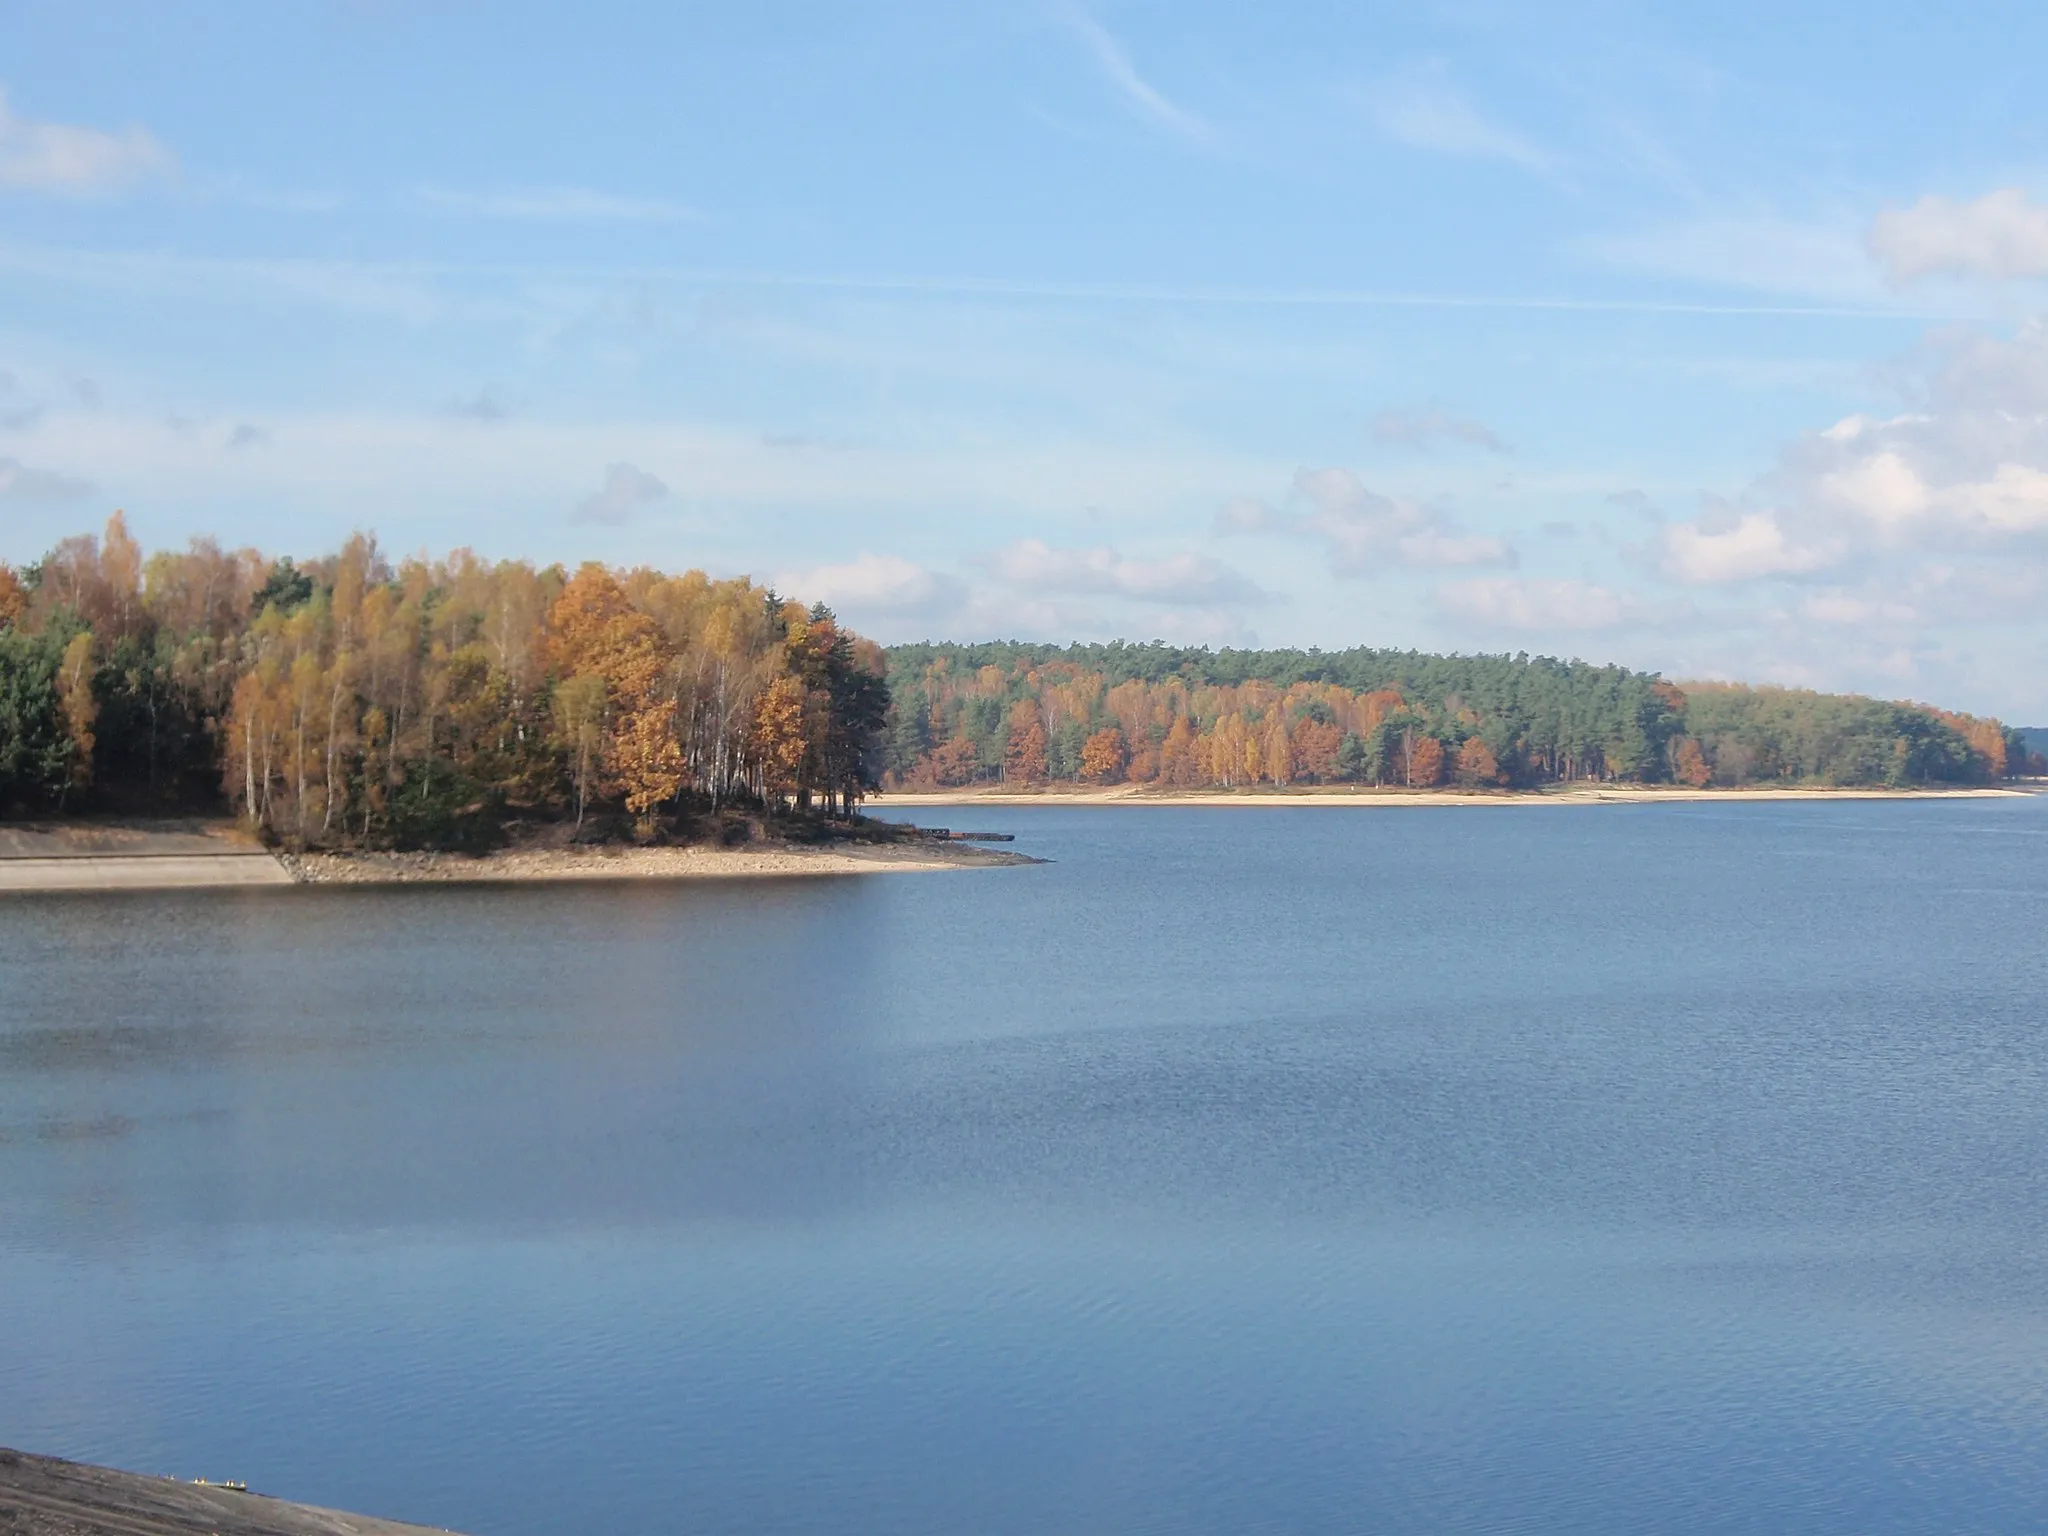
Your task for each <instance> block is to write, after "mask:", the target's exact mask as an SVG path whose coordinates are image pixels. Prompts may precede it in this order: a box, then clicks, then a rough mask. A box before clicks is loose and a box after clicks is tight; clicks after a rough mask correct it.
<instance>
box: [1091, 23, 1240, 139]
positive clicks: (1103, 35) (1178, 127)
mask: <svg viewBox="0 0 2048 1536" xmlns="http://www.w3.org/2000/svg"><path fill="white" fill-rule="evenodd" d="M1059 16H1060V19H1061V20H1062V21H1064V22H1065V23H1066V24H1067V26H1068V27H1069V28H1070V29H1071V30H1072V31H1073V33H1074V35H1075V36H1076V37H1078V38H1079V39H1080V40H1081V43H1082V46H1084V47H1085V48H1086V49H1087V50H1088V56H1089V57H1090V58H1092V59H1093V60H1094V61H1095V67H1096V68H1097V69H1098V70H1100V71H1101V73H1102V77H1103V79H1105V80H1107V81H1108V82H1109V83H1110V85H1111V86H1113V87H1114V88H1115V89H1116V92H1117V94H1118V95H1120V96H1121V97H1123V99H1124V101H1125V102H1126V103H1127V104H1128V105H1129V106H1130V107H1131V108H1132V109H1133V110H1134V111H1136V112H1137V113H1138V114H1139V115H1140V116H1141V117H1145V118H1148V119H1150V120H1151V121H1152V122H1154V123H1157V124H1158V125H1159V126H1160V127H1162V128H1165V129H1168V130H1169V131H1171V132H1173V133H1177V134H1179V135H1180V136H1181V137H1182V138H1186V139H1193V140H1195V141H1197V142H1206V141H1207V140H1209V139H1210V138H1211V137H1213V130H1212V129H1211V128H1210V127H1209V125H1208V123H1207V122H1205V121H1203V119H1201V118H1200V117H1198V116H1196V115H1195V114H1194V113H1192V112H1190V111H1188V110H1187V108H1185V107H1182V106H1180V105H1178V104H1176V103H1175V102H1172V101H1170V100H1168V99H1167V97H1166V95H1165V94H1164V93H1163V92H1161V91H1160V90H1159V88H1158V87H1157V86H1155V85H1153V84H1152V82H1151V81H1149V80H1147V79H1146V78H1145V77H1144V76H1143V75H1141V74H1139V73H1138V69H1137V66H1136V65H1134V64H1133V63H1132V62H1131V56H1130V54H1129V53H1128V52H1126V51H1125V49H1124V45H1123V44H1122V43H1120V42H1118V41H1117V40H1116V38H1115V37H1113V36H1112V35H1111V34H1110V32H1109V30H1108V29H1107V28H1106V27H1104V26H1103V25H1102V23H1101V22H1099V21H1097V20H1096V19H1095V18H1094V17H1093V16H1091V15H1089V14H1088V12H1087V11H1085V10H1083V9H1082V8H1081V7H1080V6H1079V5H1066V6H1063V7H1061V9H1060V12H1059Z"/></svg>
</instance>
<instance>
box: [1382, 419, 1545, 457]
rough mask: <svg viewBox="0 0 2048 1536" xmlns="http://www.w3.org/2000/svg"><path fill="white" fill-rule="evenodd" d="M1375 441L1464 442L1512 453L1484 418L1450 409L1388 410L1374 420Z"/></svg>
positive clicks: (1407, 444)
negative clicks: (1458, 413) (1461, 413)
mask: <svg viewBox="0 0 2048 1536" xmlns="http://www.w3.org/2000/svg"><path fill="white" fill-rule="evenodd" d="M1372 435H1373V440H1374V441H1375V442H1380V443H1385V444H1387V445H1388V446H1390V447H1396V448H1433V447H1435V446H1436V445H1437V444H1438V443H1445V442H1450V443H1462V444H1464V445H1465V446H1466V447H1468V448H1484V449H1485V450H1486V451H1487V452H1488V453H1513V452H1514V449H1512V448H1510V447H1509V446H1508V445H1507V444H1506V443H1505V442H1503V441H1502V440H1501V436H1500V434H1499V433H1498V432H1496V431H1494V430H1493V428H1491V427H1489V426H1488V425H1487V424H1486V423H1485V422H1483V421H1474V420H1472V418H1471V417H1469V416H1453V415H1451V414H1450V413H1449V412H1448V411H1436V410H1415V409H1409V410H1386V411H1381V412H1380V413H1379V415H1377V416H1375V417H1374V418H1373V420H1372Z"/></svg>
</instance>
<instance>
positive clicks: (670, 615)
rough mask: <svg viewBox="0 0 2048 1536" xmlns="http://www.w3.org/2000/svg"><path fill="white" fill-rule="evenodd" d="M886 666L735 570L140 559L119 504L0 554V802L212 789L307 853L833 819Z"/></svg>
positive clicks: (172, 802) (225, 555) (868, 773)
mask: <svg viewBox="0 0 2048 1536" xmlns="http://www.w3.org/2000/svg"><path fill="white" fill-rule="evenodd" d="M883 669H884V662H883V657H882V653H881V650H880V648H879V647H877V646H875V645H874V644H873V643H872V642H870V641H867V640H863V639H862V638H860V637H859V636H857V635H855V634H853V633H851V632H850V631H848V630H846V629H844V628H843V627H842V626H841V625H840V624H839V623H838V622H837V621H836V620H835V619H834V618H833V616H832V614H831V613H830V612H829V611H828V610H826V609H825V608H823V607H811V608H806V607H804V606H803V605H802V604H800V603H797V602H793V601H789V600H785V599H784V598H782V597H780V596H778V595H777V594H776V593H774V592H772V591H770V590H768V589H766V588H763V587H759V586H756V585H754V584H753V583H751V582H749V581H745V580H735V581H713V580H711V579H710V578H708V577H706V576H705V575H703V574H702V573H701V572H696V571H692V572H689V573H687V574H685V575H681V576H670V575H665V574H663V573H661V572H659V571H652V570H644V569H641V570H631V571H613V570H609V569H607V568H605V567H604V566H602V565H595V564H591V565H584V566H582V567H581V568H580V569H578V570H576V571H574V572H569V571H566V570H563V569H562V568H560V567H558V566H550V567H547V568H543V569H536V568H535V567H534V566H532V565H529V564H523V563H520V562H517V561H500V562H496V563H492V562H489V561H484V560H480V559H478V558H476V557H475V556H473V555H471V554H469V553H467V552H466V551H458V552H456V553H455V554H452V555H449V556H448V557H447V558H445V559H442V560H433V561H430V560H426V559H419V558H414V559H404V560H398V561H393V560H391V559H390V558H388V557H387V556H386V555H384V554H383V553H382V552H381V551H380V550H379V549H378V547H377V544H376V541H375V540H374V539H372V538H370V537H367V536H362V535H359V536H357V537H355V538H352V539H350V540H349V541H348V543H347V544H346V545H344V546H343V547H342V549H341V550H340V551H339V552H338V553H336V554H333V555H328V556H325V557H322V558H320V559H316V560H308V561H306V562H305V563H304V564H303V565H299V564H295V563H294V562H293V561H292V560H290V559H288V558H285V559H271V558H269V557H267V556H264V555H260V554H258V553H257V552H255V551H253V550H239V551H227V550H223V549H222V548H221V547H220V546H219V545H218V544H216V543H215V542H214V541H212V540H209V539H195V540H193V541H192V543H191V544H190V545H189V547H187V548H186V549H184V550H181V551H168V552H159V553H156V554H152V555H148V556H145V555H144V553H143V551H142V550H141V549H140V548H139V546H138V545H137V544H136V542H135V540H134V539H133V538H132V537H131V536H130V534H129V532H128V530H127V527H126V525H125V523H124V521H123V519H122V518H121V517H120V515H119V514H116V515H115V517H114V518H113V520H112V521H111V522H109V523H108V525H107V528H106V532H105V534H104V536H102V537H98V538H95V537H92V536H89V535H87V536H81V537H77V538H70V539H66V540H64V541H63V542H62V543H60V544H59V545H58V546H57V547H56V548H55V549H54V550H52V551H51V552H50V553H49V554H48V555H47V556H46V557H45V558H44V559H42V560H41V561H39V562H37V563H36V564H34V565H30V566H26V567H24V568H22V569H19V570H15V569H11V568H9V567H7V566H5V565H0V811H11V812H15V813H23V812H26V813H36V812H43V813H49V812H57V813H79V812H91V811H115V812H122V813H126V814H131V815H133V814H145V813H152V812H154V813H163V812H171V811H189V810H201V809H204V810H219V809H222V808H226V809H228V810H231V811H232V812H233V813H234V814H236V815H238V816H240V817H243V818H245V819H246V820H247V821H248V822H249V823H251V824H252V825H253V826H254V827H255V828H257V829H258V830H259V831H260V832H261V833H262V834H263V835H264V836H265V837H266V838H268V839H270V840H273V841H275V842H278V843H282V844H287V845H290V846H294V847H301V848H304V847H351V846H360V847H398V848H424V847H434V848H465V847H468V848H479V847H486V846H489V845H491V844H492V843H494V842H496V841H498V840H499V839H500V838H501V837H502V836H503V835H504V833H505V830H506V828H507V827H508V826H510V825H515V824H519V823H564V822H566V823H569V824H570V825H572V826H574V827H577V828H581V827H583V826H584V825H585V823H586V821H587V820H588V819H589V818H592V817H593V816H594V817H595V818H596V820H595V822H594V823H592V825H593V826H594V827H595V828H602V829H613V830H630V832H631V834H632V835H637V836H640V837H643V838H644V837H649V836H657V835H662V834H664V833H667V832H673V831H675V830H678V829H683V828H686V825H687V823H688V822H689V821H690V820H691V819H693V818H696V817H701V816H702V815H704V814H705V813H707V812H710V813H716V812H717V811H719V810H720V809H721V808H722V807H728V806H744V807H748V808H752V809H754V810H756V811H765V812H767V813H769V814H771V815H777V814H780V815H790V814H796V815H806V814H808V815H810V816H812V817H827V816H841V817H843V816H846V815H848V814H850V813H851V812H852V810H853V808H854V807H855V806H856V805H857V804H858V803H859V801H860V799H861V797H862V796H863V795H864V794H865V793H866V792H867V791H868V790H869V789H870V788H872V787H873V786H874V785H875V783H876V782H878V776H879V773H880V771H881V766H882V765H881V761H880V747H881V744H882V742H883V739H884V726H885V723H886V716H887V709H888V688H887V684H886V683H885V681H884V679H883Z"/></svg>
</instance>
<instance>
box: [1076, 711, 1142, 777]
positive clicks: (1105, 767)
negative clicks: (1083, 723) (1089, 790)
mask: <svg viewBox="0 0 2048 1536" xmlns="http://www.w3.org/2000/svg"><path fill="white" fill-rule="evenodd" d="M1129 760H1130V752H1129V750H1128V749H1127V748H1126V747H1125V746H1124V733H1123V732H1122V731H1121V730H1119V729H1118V728H1117V727H1116V726H1113V725H1107V726H1104V727H1103V728H1102V729H1101V730H1099V731H1096V732H1094V733H1093V734H1092V735H1090V736H1089V737H1088V739H1087V740H1086V741H1084V742H1083V743H1082V744H1081V777H1082V778H1084V779H1086V780H1087V781H1088V782H1089V783H1090V784H1114V783H1116V782H1117V781H1118V780H1119V779H1121V778H1122V777H1123V776H1124V765H1125V764H1126V763H1127V762H1128V761H1129Z"/></svg>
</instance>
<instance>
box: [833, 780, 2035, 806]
mask: <svg viewBox="0 0 2048 1536" xmlns="http://www.w3.org/2000/svg"><path fill="white" fill-rule="evenodd" d="M2042 792H2043V791H2042V789H2041V788H2040V787H2033V788H2027V789H1672V788H1668V787H1663V786H1659V787H1654V788H1652V787H1635V786H1631V785H1622V784H1602V785H1584V786H1579V785H1574V786H1573V787H1571V788H1569V789H1554V790H1553V789H1541V790H1492V791H1483V790H1458V789H1357V788H1352V787H1350V786H1334V787H1331V788H1327V789H1325V788H1315V789H1298V790H1272V789H1266V790H1241V791H1238V790H1182V791H1176V790H1156V789H1152V788H1150V787H1146V786H1138V785H1130V784H1120V785H1117V786H1115V787H1114V788H1110V789H1072V790H1054V789H1039V790H1008V789H998V788H988V789H967V790H899V791H896V792H894V793H891V794H883V795H876V796H874V797H873V798H872V799H870V800H869V801H868V805H869V807H870V809H874V810H892V809H896V808H899V807H904V808H907V807H910V806H960V807H965V808H980V807H983V806H987V807H990V808H992V809H996V808H1000V807H1002V806H1006V805H1200V806H1239V807H1248V806H1311V805H1312V806H1348V807H1351V808H1354V809H1358V808H1372V809H1382V808H1386V807H1391V806H1404V805H1405V806H1428V805H1659V804H1664V803H1667V802H1673V801H1692V800H1716V801H1732V800H1781V801H1786V800H1790V801H1820V800H1962V799H1985V798H1999V797H2010V796H2016V795H2017V796H2023V795H2030V794H2039V793H2042Z"/></svg>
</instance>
